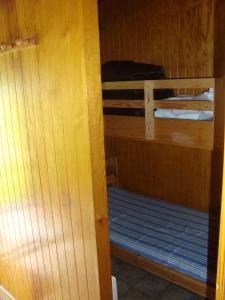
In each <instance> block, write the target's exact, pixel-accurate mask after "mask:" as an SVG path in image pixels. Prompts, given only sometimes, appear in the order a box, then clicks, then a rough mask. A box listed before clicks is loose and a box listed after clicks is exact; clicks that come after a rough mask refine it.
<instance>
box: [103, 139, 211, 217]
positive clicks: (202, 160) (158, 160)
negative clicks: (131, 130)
mask: <svg viewBox="0 0 225 300" xmlns="http://www.w3.org/2000/svg"><path fill="white" fill-rule="evenodd" d="M105 145H106V156H107V157H111V156H116V157H118V174H119V186H120V187H122V188H125V189H128V190H130V191H133V192H137V193H141V194H145V195H149V196H153V197H157V198H160V199H163V200H166V201H170V202H172V203H179V204H182V205H185V206H188V207H193V208H195V209H199V210H202V211H208V209H209V202H210V175H211V157H212V152H211V150H206V149H198V148H191V147H182V146H175V145H169V144H159V143H152V142H146V141H138V140H130V139H125V138H119V137H117V138H115V137H107V136H106V137H105Z"/></svg>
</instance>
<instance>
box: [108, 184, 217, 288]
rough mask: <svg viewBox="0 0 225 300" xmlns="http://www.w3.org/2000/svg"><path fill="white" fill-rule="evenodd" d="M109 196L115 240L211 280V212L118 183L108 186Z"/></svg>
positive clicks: (152, 259) (141, 253)
mask: <svg viewBox="0 0 225 300" xmlns="http://www.w3.org/2000/svg"><path fill="white" fill-rule="evenodd" d="M108 199H109V222H110V240H111V242H112V243H113V244H115V245H117V246H119V247H121V248H124V249H127V250H128V251H130V252H133V253H135V254H138V255H140V256H143V257H145V258H148V259H150V260H151V261H153V262H156V263H160V264H162V265H164V266H167V267H169V268H171V269H174V270H176V271H179V272H182V273H184V274H186V275H189V276H191V277H192V278H195V279H198V280H201V281H203V282H206V281H207V280H209V281H211V279H210V278H209V276H208V275H207V273H208V272H207V269H208V231H209V216H208V214H207V213H204V212H199V211H196V210H193V209H189V208H186V207H183V206H180V205H174V204H171V203H167V202H165V201H161V200H158V199H154V198H150V197H145V196H142V195H139V194H135V193H132V192H128V191H126V190H123V189H120V188H116V187H109V188H108ZM215 257H216V256H215Z"/></svg>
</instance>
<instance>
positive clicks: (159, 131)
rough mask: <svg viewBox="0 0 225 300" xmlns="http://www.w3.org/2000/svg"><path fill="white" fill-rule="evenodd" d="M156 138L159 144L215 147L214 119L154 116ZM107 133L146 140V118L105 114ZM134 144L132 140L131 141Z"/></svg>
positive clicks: (154, 140) (203, 147) (155, 140)
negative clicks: (200, 119) (181, 118)
mask: <svg viewBox="0 0 225 300" xmlns="http://www.w3.org/2000/svg"><path fill="white" fill-rule="evenodd" d="M152 119H153V120H154V122H152V121H150V126H149V127H150V128H151V124H152V123H154V139H153V140H151V142H158V143H159V144H162V143H164V144H166V143H168V144H175V145H183V146H188V147H195V148H202V149H212V148H213V121H199V120H195V121H193V120H178V119H163V118H152ZM104 124H105V135H108V136H111V137H124V138H131V139H136V140H143V141H144V140H145V118H143V117H132V116H110V115H105V116H104ZM131 144H132V142H131Z"/></svg>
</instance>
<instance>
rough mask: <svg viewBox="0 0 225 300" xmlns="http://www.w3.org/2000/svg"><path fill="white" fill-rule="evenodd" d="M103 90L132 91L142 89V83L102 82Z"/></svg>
mask: <svg viewBox="0 0 225 300" xmlns="http://www.w3.org/2000/svg"><path fill="white" fill-rule="evenodd" d="M102 89H103V90H133V89H139V90H143V89H144V81H143V80H139V81H138V80H137V81H116V82H103V83H102Z"/></svg>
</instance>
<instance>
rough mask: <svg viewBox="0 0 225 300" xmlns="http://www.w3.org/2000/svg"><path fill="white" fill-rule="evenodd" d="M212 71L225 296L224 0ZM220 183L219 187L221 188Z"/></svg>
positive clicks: (219, 294) (220, 280)
mask: <svg viewBox="0 0 225 300" xmlns="http://www.w3.org/2000/svg"><path fill="white" fill-rule="evenodd" d="M214 16H215V30H214V73H215V77H216V99H215V100H216V105H215V108H216V109H215V142H214V148H215V149H214V162H213V165H214V174H213V178H212V180H213V182H214V189H213V194H212V207H215V206H216V207H217V203H218V200H219V201H220V200H221V194H222V204H221V218H220V236H219V255H218V266H217V289H216V299H217V300H222V299H225V164H224V162H225V160H224V153H225V152H224V149H225V148H224V133H225V132H224V125H225V2H224V1H223V0H215V14H214ZM221 186H222V190H221Z"/></svg>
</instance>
